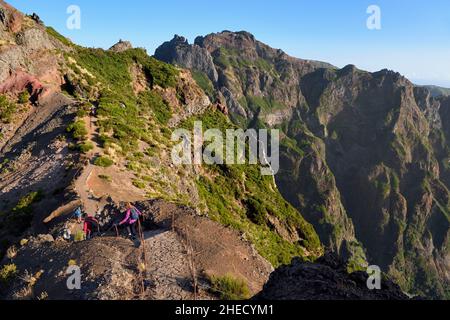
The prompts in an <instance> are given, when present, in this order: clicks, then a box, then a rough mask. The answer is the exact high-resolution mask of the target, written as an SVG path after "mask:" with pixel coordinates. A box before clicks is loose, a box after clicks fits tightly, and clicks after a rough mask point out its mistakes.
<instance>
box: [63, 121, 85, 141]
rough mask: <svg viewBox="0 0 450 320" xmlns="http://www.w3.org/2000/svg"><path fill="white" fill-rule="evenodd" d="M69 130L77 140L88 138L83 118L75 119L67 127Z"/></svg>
mask: <svg viewBox="0 0 450 320" xmlns="http://www.w3.org/2000/svg"><path fill="white" fill-rule="evenodd" d="M67 132H70V133H71V134H72V137H73V138H74V139H76V140H86V138H87V134H88V131H87V129H86V125H85V124H84V122H83V121H82V120H78V121H75V122H73V123H71V124H70V125H69V126H68V127H67Z"/></svg>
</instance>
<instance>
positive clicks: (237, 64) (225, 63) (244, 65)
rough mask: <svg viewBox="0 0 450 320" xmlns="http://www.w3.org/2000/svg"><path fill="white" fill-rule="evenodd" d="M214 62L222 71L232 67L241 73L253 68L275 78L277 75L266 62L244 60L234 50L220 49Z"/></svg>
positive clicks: (260, 59) (262, 60) (258, 59)
mask: <svg viewBox="0 0 450 320" xmlns="http://www.w3.org/2000/svg"><path fill="white" fill-rule="evenodd" d="M214 62H215V63H216V64H217V65H219V66H220V67H222V68H224V69H226V68H230V67H233V68H235V69H236V71H243V70H245V69H248V68H255V69H258V70H260V71H264V72H267V73H271V74H272V75H275V76H276V75H277V74H276V71H275V69H274V68H273V66H272V65H271V64H270V63H269V62H268V61H266V60H264V59H262V58H257V59H255V60H248V59H245V58H243V57H242V55H241V54H240V52H239V51H238V50H236V49H227V48H223V47H222V48H220V49H219V50H218V52H217V53H216V56H215V57H214Z"/></svg>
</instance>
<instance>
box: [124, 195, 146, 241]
mask: <svg viewBox="0 0 450 320" xmlns="http://www.w3.org/2000/svg"><path fill="white" fill-rule="evenodd" d="M126 208H127V211H126V213H125V218H124V219H123V220H122V221H121V222H119V226H122V225H126V226H127V230H128V236H129V237H130V238H131V239H136V223H137V222H138V221H139V217H140V216H141V215H142V213H141V212H140V211H139V210H138V209H137V208H136V207H135V206H133V205H132V204H131V203H129V202H128V203H127V206H126Z"/></svg>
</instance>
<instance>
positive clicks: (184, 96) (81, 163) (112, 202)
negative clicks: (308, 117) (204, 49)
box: [0, 1, 323, 299]
mask: <svg viewBox="0 0 450 320" xmlns="http://www.w3.org/2000/svg"><path fill="white" fill-rule="evenodd" d="M0 9H1V12H2V15H1V16H2V20H1V24H0V29H1V34H0V35H1V38H0V40H1V41H2V42H1V46H0V58H1V59H0V61H1V64H2V68H1V77H0V95H1V99H2V100H1V101H2V105H1V107H2V109H1V111H2V118H1V120H2V121H1V123H0V130H1V132H2V136H0V141H1V145H0V147H1V150H0V163H1V172H0V181H1V182H0V190H1V193H0V201H1V203H0V213H1V214H0V226H1V227H0V241H1V255H2V256H3V255H4V254H5V252H6V253H7V254H6V255H5V256H4V258H3V261H2V265H10V264H14V265H16V267H17V269H18V270H17V273H18V275H19V276H20V277H22V278H23V276H24V274H25V273H27V272H39V270H34V269H35V268H38V266H37V265H33V266H31V265H27V264H26V263H25V262H24V261H26V260H27V259H26V257H27V254H31V255H36V256H39V257H42V261H44V262H42V263H41V262H39V266H41V267H42V266H43V265H44V267H45V268H44V269H46V268H47V267H46V266H45V261H47V260H46V259H47V258H48V257H49V256H51V257H53V256H61V257H67V258H68V259H69V258H70V259H74V260H80V261H83V262H84V265H83V266H84V267H86V268H87V269H86V272H87V273H89V272H90V271H93V270H92V269H89V268H94V267H95V266H92V265H90V264H89V257H86V259H87V260H86V259H85V258H81V257H78V258H77V255H80V254H82V252H83V250H82V249H81V251H79V249H80V247H81V248H83V247H84V246H89V244H92V246H93V247H98V248H100V249H101V248H104V247H105V243H103V241H102V239H97V238H94V239H92V240H88V241H86V243H83V244H80V245H79V246H77V245H76V244H75V245H72V244H62V245H60V241H63V240H62V238H61V236H62V231H63V230H66V229H68V230H71V231H72V235H73V238H74V239H77V238H79V236H80V225H78V224H76V223H73V221H71V213H72V210H73V209H74V208H75V207H76V206H77V205H79V204H80V203H81V204H82V205H83V206H84V207H85V209H86V210H87V211H88V213H89V214H96V215H97V216H98V217H99V218H101V220H102V221H103V222H102V227H104V228H105V230H108V228H109V227H110V223H111V221H112V220H113V219H114V218H117V214H118V213H119V212H120V210H121V209H123V207H121V204H123V202H127V201H134V202H139V203H143V202H144V201H146V200H149V199H156V198H159V199H164V201H165V203H172V204H173V203H176V204H177V205H179V206H181V207H182V208H186V207H191V208H194V211H193V212H194V213H193V212H191V211H189V212H187V210H184V211H183V212H184V213H185V215H187V214H188V213H189V214H194V215H198V216H202V217H204V219H206V221H208V222H207V223H205V224H203V225H202V228H205V226H208V223H211V225H210V226H213V227H214V228H219V227H218V226H222V228H223V229H221V230H222V231H220V232H223V233H224V234H225V235H228V236H226V237H225V236H224V237H223V238H221V239H216V238H214V237H213V236H211V237H210V240H212V242H211V241H209V242H205V241H204V240H201V239H200V240H198V241H199V242H200V243H201V244H202V247H201V248H200V249H199V250H200V251H207V252H209V253H211V254H212V253H214V255H215V257H216V258H217V257H219V256H220V254H221V253H222V254H225V252H228V251H227V250H224V249H221V248H222V246H224V247H225V248H226V247H227V245H230V246H231V245H233V246H234V247H230V248H237V249H236V250H237V251H236V252H241V253H242V256H238V257H237V258H236V259H237V261H234V260H233V259H231V258H230V259H228V260H229V261H225V262H223V263H222V264H220V263H218V262H217V261H220V259H219V260H217V261H214V259H212V258H211V259H212V261H214V263H215V266H213V267H214V268H212V270H206V271H210V275H211V276H217V277H223V276H226V274H224V273H227V272H233V270H234V271H236V270H237V269H232V265H235V266H237V264H240V265H242V268H240V267H239V268H240V269H239V270H241V269H242V271H241V273H242V274H243V275H244V280H245V282H246V283H247V284H248V285H249V286H250V288H251V291H252V292H254V293H256V292H257V291H258V290H260V289H261V287H262V284H263V282H264V281H265V279H264V277H263V276H262V275H264V274H265V276H268V273H267V270H270V268H271V266H270V265H269V263H268V262H267V261H269V262H270V263H271V264H272V265H273V266H279V265H280V264H283V263H289V262H290V261H291V259H292V258H293V257H298V256H301V257H303V258H304V259H306V260H311V261H312V260H314V259H316V258H317V257H318V256H320V255H321V254H322V252H323V248H322V245H321V243H320V241H319V239H318V236H317V234H316V233H315V231H314V229H313V227H312V226H311V225H310V224H309V223H307V222H306V221H305V220H304V219H303V217H302V216H301V215H300V214H299V212H298V211H297V210H296V209H295V208H294V207H292V206H291V205H290V204H289V203H288V202H286V201H285V200H284V199H283V197H282V196H281V194H280V193H279V191H278V189H277V187H276V186H275V184H274V181H273V179H272V178H268V177H264V176H262V175H261V174H260V171H259V166H258V165H242V166H240V165H238V166H233V167H231V166H226V165H224V166H207V165H204V166H200V167H197V166H174V165H173V163H172V161H171V150H172V147H173V145H174V142H173V141H171V134H172V132H173V130H174V129H175V128H178V127H180V126H182V127H185V128H191V127H192V123H193V121H195V120H202V121H203V122H204V124H205V125H209V126H216V125H218V124H219V125H220V128H221V129H223V130H225V129H226V128H233V127H234V125H233V124H232V123H231V122H230V121H229V120H228V118H227V117H226V116H225V114H224V113H222V111H223V110H220V109H218V108H217V106H216V105H214V104H212V103H211V102H210V99H209V97H208V96H207V95H206V94H205V92H204V90H202V88H200V87H199V86H198V85H197V83H196V82H195V81H194V79H193V77H192V75H191V73H190V72H189V71H187V70H184V69H181V68H176V67H174V66H172V65H169V64H166V63H163V62H160V61H158V60H156V59H154V58H152V57H150V56H148V55H147V53H146V52H145V50H144V49H139V48H138V49H135V48H132V47H130V45H129V44H128V43H124V42H120V43H119V44H117V45H115V46H113V47H112V48H111V49H110V50H101V49H93V48H83V47H80V46H77V45H76V44H73V43H72V42H71V41H70V40H68V39H66V38H64V37H63V36H61V35H59V34H58V33H57V32H56V31H55V30H53V29H51V28H47V27H45V26H44V25H43V24H42V22H41V21H40V19H39V18H38V17H37V16H31V17H30V16H25V15H23V14H21V13H20V12H18V11H16V10H15V9H14V8H12V7H10V6H8V5H7V4H5V3H4V2H3V1H1V2H0ZM3 112H4V113H3ZM230 186H231V187H230ZM111 208H114V210H113V211H111V210H110V209H111ZM149 210H150V209H149ZM172 211H173V212H175V211H176V208H172ZM168 215H169V216H170V213H168ZM255 217H257V219H255ZM185 225H187V227H188V228H189V226H190V225H189V224H187V223H186V224H185ZM194 225H195V224H194ZM165 228H167V226H166V227H165ZM199 228H200V227H199ZM202 228H200V229H198V230H194V231H193V232H195V235H194V236H191V238H190V239H191V240H192V241H194V240H195V237H196V236H200V235H202V234H205V233H206V231H202V230H203V229H202ZM223 230H225V231H223ZM197 232H198V234H197ZM47 233H50V234H51V235H52V236H53V237H54V238H55V239H56V241H55V243H52V244H51V245H50V248H48V247H47V244H44V243H41V242H40V241H37V244H36V247H32V248H28V247H27V246H26V243H27V241H30V243H33V241H34V240H33V239H35V238H36V236H37V235H39V234H47ZM107 236H114V233H113V232H111V230H109V231H108V232H107ZM173 237H178V238H177V239H178V240H176V241H175V240H174V239H173ZM179 237H182V236H181V235H180V234H178V233H177V234H170V237H168V238H167V240H168V241H169V240H170V239H172V240H173V241H172V240H170V241H172V242H173V243H174V244H176V242H177V241H181V240H180V239H179ZM38 238H39V237H38ZM44 238H45V239H50V237H48V236H44ZM221 240H224V241H225V243H220V241H221ZM228 240H229V241H228ZM105 241H106V246H107V244H108V240H105ZM202 241H203V242H202ZM44 242H45V241H44ZM172 242H171V243H172ZM21 243H23V244H25V245H23V248H21V246H22V244H21ZM122 245H124V246H125V247H126V246H132V242H131V241H126V242H122ZM149 245H150V246H151V247H155V248H159V249H158V250H160V249H161V246H160V245H158V243H154V242H151V243H150V244H149ZM253 246H254V247H255V249H256V251H254V250H253ZM175 247H177V246H176V245H174V248H175ZM178 247H179V246H178ZM178 247H177V248H178ZM18 248H21V250H19V249H18ZM239 248H241V249H242V250H244V251H245V252H244V251H242V250H240V249H239ZM122 249H124V248H123V246H121V245H119V246H118V247H116V248H114V249H113V250H112V251H113V253H111V254H112V255H113V256H114V255H115V254H116V255H117V256H118V257H120V258H121V259H122V258H123V259H128V258H130V259H129V260H130V263H131V264H132V265H133V268H137V270H138V269H139V265H135V264H138V262H139V261H138V260H135V259H132V258H133V257H132V256H129V257H128V256H127V252H128V251H127V250H128V249H124V250H125V251H124V252H118V251H120V250H122ZM42 250H43V251H42ZM60 250H62V251H60ZM158 250H157V251H158ZM161 250H162V249H161ZM215 250H216V251H217V250H219V252H216V251H215ZM17 251H20V252H17ZM116 251H117V252H116ZM135 251H136V250H134V251H133V250H132V251H130V252H131V253H133V254H134V253H136V252H135ZM175 251H176V250H175ZM61 252H63V253H64V254H62V253H61ZM130 252H129V253H130ZM177 252H178V251H177ZM177 252H174V254H176V253H177ZM13 253H15V254H13ZM178 253H180V252H178ZM181 253H182V252H181ZM22 254H23V255H24V256H25V258H23V257H24V256H22ZM154 254H155V255H156V256H157V257H158V254H161V257H162V258H164V259H166V258H167V256H165V255H163V254H164V252H162V251H161V252H154ZM182 255H183V258H184V259H186V260H188V259H189V257H188V256H187V254H185V253H184V254H182ZM127 257H128V258H127ZM15 258H17V259H18V260H17V261H16V262H17V264H15ZM21 259H22V260H21ZM50 259H52V258H50ZM205 260H206V259H205ZM165 261H170V259H166V260H165ZM252 261H256V264H258V265H260V266H263V267H264V268H262V269H261V270H262V271H261V270H259V269H257V268H256V267H255V264H252ZM109 262H111V263H114V261H109ZM66 264H67V261H64V264H62V265H59V267H63V266H65V265H66ZM204 265H208V264H207V263H206V264H204ZM31 267H32V268H31ZM26 268H31V269H33V270H27V269H26ZM263 269H264V270H263ZM245 270H249V271H248V272H247V271H245ZM258 270H259V271H258ZM122 271H123V270H122V269H120V270H119V272H122ZM153 271H154V270H153ZM153 271H151V272H149V273H153ZM200 271H202V270H198V273H200ZM236 272H237V271H236ZM261 272H263V273H261ZM264 272H265V273H264ZM47 276H52V274H51V275H45V276H44V278H45V277H47ZM235 276H237V277H240V276H242V275H241V274H236V275H235ZM20 277H19V278H16V279H15V280H14V281H13V282H12V283H11V285H13V289H17V287H15V285H17V283H19V284H20V279H21V278H20ZM114 279H117V278H114ZM114 279H113V280H111V281H112V282H111V283H108V285H109V286H111V287H112V288H118V287H120V283H118V282H114ZM61 283H62V282H61ZM94 283H96V284H97V285H98V282H96V281H94ZM126 285H127V286H128V285H129V283H127V284H126ZM2 286H3V284H2ZM26 288H27V287H26ZM26 288H25V289H26ZM3 289H4V288H3V287H2V288H0V290H3ZM10 289H11V288H9V290H10ZM94 289H95V288H94V287H89V288H88V292H85V294H86V295H85V296H83V297H92V294H93V293H94V291H92V290H94ZM49 290H50V289H49ZM55 290H56V292H55V293H54V296H53V297H50V298H53V299H57V298H58V297H66V296H65V294H67V292H66V293H61V292H58V290H59V289H58V288H55ZM111 290H113V289H111ZM113 291H114V290H113ZM7 293H8V294H12V293H13V292H12V291H8V290H7ZM48 293H50V292H48ZM110 293H111V294H114V292H110ZM157 296H158V295H156V297H157ZM83 297H78V298H83ZM110 297H112V296H111V295H110ZM75 298H76V297H75Z"/></svg>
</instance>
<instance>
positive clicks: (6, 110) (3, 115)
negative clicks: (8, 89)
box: [0, 95, 17, 123]
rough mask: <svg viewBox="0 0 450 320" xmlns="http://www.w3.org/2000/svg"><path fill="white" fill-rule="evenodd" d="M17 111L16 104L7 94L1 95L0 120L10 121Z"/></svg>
mask: <svg viewBox="0 0 450 320" xmlns="http://www.w3.org/2000/svg"><path fill="white" fill-rule="evenodd" d="M16 111H17V106H16V104H15V103H12V102H11V101H9V100H8V98H7V97H6V96H4V95H0V121H1V122H4V123H10V122H11V120H12V116H13V115H14V113H15V112H16Z"/></svg>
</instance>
